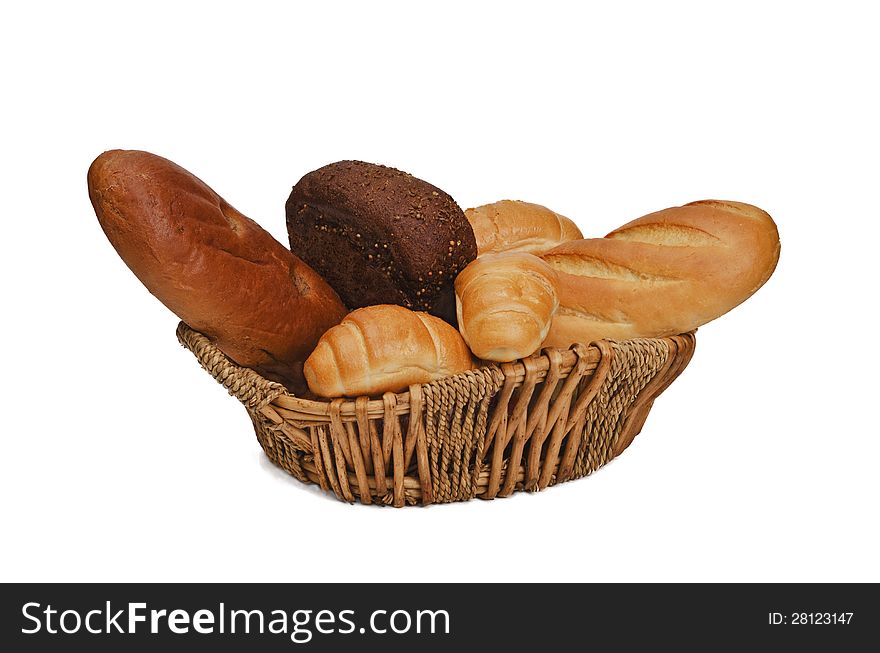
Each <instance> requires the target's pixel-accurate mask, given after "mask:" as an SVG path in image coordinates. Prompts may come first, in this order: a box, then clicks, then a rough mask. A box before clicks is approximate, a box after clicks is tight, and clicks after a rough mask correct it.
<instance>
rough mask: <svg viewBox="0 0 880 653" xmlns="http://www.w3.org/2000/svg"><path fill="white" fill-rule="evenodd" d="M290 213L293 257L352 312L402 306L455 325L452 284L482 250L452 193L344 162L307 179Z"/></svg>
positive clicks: (302, 181)
mask: <svg viewBox="0 0 880 653" xmlns="http://www.w3.org/2000/svg"><path fill="white" fill-rule="evenodd" d="M286 211H287V231H288V234H289V236H290V248H291V250H293V253H294V254H296V255H297V256H299V257H301V258H302V259H303V260H304V261H306V263H308V264H309V265H311V266H312V267H313V268H315V269H316V270H317V271H318V272H319V273H320V274H321V275H322V276H323V277H324V278H325V279H326V280H327V281H328V282H329V283H330V285H331V286H333V288H334V289H335V290H336V292H337V293H339V296H340V298H341V299H342V301H343V302H344V303H345V305H346V306H348V307H349V308H351V309H354V308H360V307H363V306H372V305H374V304H398V305H400V306H405V307H406V308H410V309H413V310H422V311H427V312H429V313H433V314H434V315H437V316H439V317H442V318H444V319H446V320H448V321H450V322H453V323H454V320H455V295H454V292H453V282H454V281H455V276H456V275H457V274H458V273H459V271H461V270H462V269H463V268H464V267H465V266H466V265H467V264H468V263H470V262H471V261H472V260H474V259H475V258H476V256H477V244H476V240H475V239H474V232H473V229H472V228H471V226H470V224H469V223H468V220H467V218H466V217H465V215H464V213H463V212H462V210H461V208H459V206H458V204H456V203H455V200H453V199H452V198H451V197H450V196H449V195H448V194H446V193H444V192H443V191H442V190H440V189H439V188H437V187H435V186H432V185H431V184H429V183H427V182H425V181H422V180H421V179H417V178H416V177H413V176H412V175H410V174H407V173H405V172H401V171H400V170H395V169H394V168H388V167H386V166H381V165H375V164H372V163H364V162H361V161H340V162H338V163H331V164H330V165H327V166H324V167H323V168H319V169H318V170H315V171H314V172H310V173H309V174H307V175H306V176H305V177H303V178H302V179H300V180H299V182H298V183H297V184H296V186H294V187H293V191H292V192H291V193H290V197H289V198H288V200H287V206H286Z"/></svg>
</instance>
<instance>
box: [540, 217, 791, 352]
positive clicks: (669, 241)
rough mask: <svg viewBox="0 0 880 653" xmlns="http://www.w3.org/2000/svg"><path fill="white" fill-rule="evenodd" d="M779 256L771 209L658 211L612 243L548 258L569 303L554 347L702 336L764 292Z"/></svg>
mask: <svg viewBox="0 0 880 653" xmlns="http://www.w3.org/2000/svg"><path fill="white" fill-rule="evenodd" d="M779 251H780V244H779V233H778V231H777V228H776V225H775V223H774V222H773V220H772V218H771V217H770V216H769V215H768V214H767V213H766V212H764V211H762V210H761V209H759V208H757V207H755V206H751V205H748V204H742V203H739V202H727V201H720V200H703V201H700V202H692V203H690V204H686V205H684V206H679V207H674V208H669V209H664V210H662V211H657V212H655V213H651V214H649V215H646V216H643V217H641V218H638V219H636V220H633V221H632V222H629V223H627V224H625V225H623V226H622V227H619V228H618V229H615V230H614V231H612V232H611V233H610V234H608V236H607V237H605V238H593V239H584V240H575V241H570V242H567V243H563V244H562V245H560V246H558V247H556V248H554V249H552V250H551V251H549V252H547V253H545V254H544V255H543V256H542V258H543V259H544V261H546V262H547V263H548V264H549V265H550V266H551V267H553V268H554V269H555V270H556V272H557V274H558V282H559V285H558V289H559V303H560V307H559V309H558V311H557V313H556V316H555V317H554V319H553V323H552V325H551V328H550V331H549V333H548V335H547V338H546V339H545V341H544V346H546V347H569V346H570V345H571V344H573V343H575V342H585V343H588V342H591V341H594V340H599V339H601V338H615V339H625V338H649V337H663V336H670V335H674V334H677V333H683V332H686V331H690V330H692V329H695V328H697V327H699V326H701V325H703V324H705V323H707V322H709V321H711V320H714V319H715V318H717V317H720V316H721V315H724V314H725V313H727V312H728V311H730V310H731V309H733V308H734V307H736V306H738V305H739V304H741V303H742V302H744V301H745V300H746V299H748V298H749V297H750V296H751V295H752V294H754V292H755V291H757V290H758V288H760V287H761V286H762V285H763V284H764V283H765V282H766V281H767V279H768V278H769V277H770V275H771V274H772V273H773V270H774V269H775V268H776V264H777V261H778V260H779Z"/></svg>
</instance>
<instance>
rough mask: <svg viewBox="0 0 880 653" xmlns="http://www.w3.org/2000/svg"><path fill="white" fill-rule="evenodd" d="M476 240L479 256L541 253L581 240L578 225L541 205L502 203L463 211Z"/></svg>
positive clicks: (516, 201)
mask: <svg viewBox="0 0 880 653" xmlns="http://www.w3.org/2000/svg"><path fill="white" fill-rule="evenodd" d="M464 214H465V217H467V219H468V222H470V223H471V227H472V228H473V230H474V236H475V237H476V239H477V253H478V255H483V254H487V253H489V252H529V253H531V254H540V253H542V252H546V251H548V250H550V249H553V248H554V247H556V246H557V245H559V244H561V243H564V242H565V241H567V240H574V239H576V238H583V234H581V230H580V229H578V227H577V225H576V224H575V223H574V222H572V221H571V220H569V219H568V218H566V217H565V216H564V215H560V214H559V213H556V211H551V210H550V209H548V208H547V207H545V206H541V205H540V204H532V203H531V202H521V201H518V200H501V201H500V202H495V203H493V204H484V205H483V206H478V207H477V208H475V209H468V210H466V211H465V212H464Z"/></svg>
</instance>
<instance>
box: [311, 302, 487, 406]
mask: <svg viewBox="0 0 880 653" xmlns="http://www.w3.org/2000/svg"><path fill="white" fill-rule="evenodd" d="M472 367H473V359H472V357H471V353H470V351H469V350H468V348H467V345H466V344H465V342H464V340H462V338H461V336H460V335H459V333H458V331H456V329H455V327H453V326H450V325H449V324H448V323H446V322H444V321H443V320H441V319H440V318H438V317H434V316H433V315H428V314H427V313H422V312H417V311H411V310H409V309H407V308H404V307H402V306H396V305H391V304H380V305H377V306H367V307H365V308H359V309H357V310H355V311H352V312H351V313H349V314H348V315H347V316H346V317H345V319H344V320H342V322H341V323H340V324H339V325H337V326H335V327H333V328H332V329H330V330H329V331H327V333H325V334H324V335H323V336H322V337H321V339H320V341H319V342H318V346H317V347H315V351H314V352H312V355H311V356H309V358H308V360H306V362H305V365H304V368H303V371H304V373H305V377H306V381H307V382H308V384H309V389H310V390H311V391H312V392H314V393H315V394H316V395H320V396H322V397H340V396H348V397H356V396H361V395H377V394H381V393H383V392H397V391H400V390H403V389H405V388H406V387H407V386H409V385H412V384H414V383H429V382H430V381H433V380H435V379H439V378H441V377H444V376H449V375H452V374H458V373H459V372H464V371H465V370H469V369H471V368H472Z"/></svg>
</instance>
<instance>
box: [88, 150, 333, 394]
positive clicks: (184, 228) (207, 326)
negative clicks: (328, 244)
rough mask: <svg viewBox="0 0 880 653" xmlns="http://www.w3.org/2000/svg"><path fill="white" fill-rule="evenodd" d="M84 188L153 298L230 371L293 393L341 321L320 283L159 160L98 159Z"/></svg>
mask: <svg viewBox="0 0 880 653" xmlns="http://www.w3.org/2000/svg"><path fill="white" fill-rule="evenodd" d="M88 188H89V196H90V197H91V200H92V206H93V207H94V209H95V213H96V215H97V216H98V221H99V222H100V223H101V227H102V228H103V230H104V233H105V234H106V235H107V238H108V239H109V240H110V242H111V243H112V245H113V247H115V248H116V251H117V252H118V253H119V255H120V256H121V257H122V259H123V260H124V261H125V263H126V265H128V267H129V268H131V270H132V272H134V273H135V275H136V276H137V277H138V279H140V280H141V282H143V284H144V285H145V286H146V287H147V289H148V290H149V291H150V292H151V293H152V294H153V295H155V296H156V297H157V298H158V299H159V300H160V301H161V302H162V303H163V304H165V306H167V307H168V308H169V309H171V310H172V311H173V312H174V313H175V314H176V315H177V316H178V317H180V319H182V320H183V321H184V322H186V323H187V324H188V325H189V326H190V327H192V328H193V329H195V330H196V331H200V332H201V333H203V334H204V335H206V336H207V337H208V338H210V339H211V340H212V341H213V342H214V343H215V344H216V345H217V347H219V349H220V350H221V351H223V352H224V353H225V354H226V355H227V356H229V357H230V358H231V359H232V360H233V361H235V362H236V363H238V364H239V365H243V366H246V367H251V368H253V369H255V370H257V371H259V372H260V373H261V374H263V375H264V376H266V377H268V378H271V379H274V380H278V381H281V382H284V383H286V384H288V386H289V387H290V388H291V389H293V390H296V389H302V387H303V386H302V369H301V368H302V361H304V360H305V358H306V357H307V356H308V355H309V353H311V351H312V349H313V348H314V346H315V344H316V343H317V341H318V338H319V337H320V336H321V334H323V333H324V331H326V330H327V329H329V328H330V327H331V326H333V325H334V324H337V323H338V322H339V321H340V320H341V319H342V317H343V316H344V315H345V308H344V307H343V305H342V303H341V302H340V301H339V298H338V297H337V296H336V293H335V292H333V290H332V289H331V288H330V286H328V285H327V284H326V283H325V282H324V280H323V279H321V277H319V276H318V275H317V274H316V273H315V272H314V271H313V270H312V269H311V268H310V267H309V266H308V265H306V264H305V263H303V262H302V261H301V260H300V259H298V258H297V257H296V256H294V255H293V254H291V253H290V251H289V250H288V249H287V248H286V247H284V246H283V245H282V244H281V243H279V242H278V241H276V240H275V239H274V238H272V236H271V235H270V234H269V233H267V232H266V231H264V230H263V229H261V228H260V226H259V225H257V223H255V222H254V221H253V220H250V219H249V218H247V217H245V216H244V215H242V214H241V213H239V212H238V211H236V210H235V209H234V208H232V207H231V206H230V205H229V204H228V203H226V202H225V201H224V200H223V198H221V197H220V196H219V195H217V193H215V192H214V191H213V190H211V188H209V187H208V186H207V185H206V184H205V183H204V182H203V181H201V180H200V179H198V178H197V177H195V176H194V175H192V174H191V173H189V172H187V171H186V170H184V169H183V168H181V167H180V166H178V165H176V164H174V163H172V162H171V161H168V160H167V159H163V158H162V157H159V156H156V155H154V154H150V153H148V152H139V151H126V150H112V151H110V152H105V153H104V154H102V155H101V156H99V157H98V158H97V159H95V161H94V163H92V165H91V167H90V168H89V172H88ZM298 384H299V385H298Z"/></svg>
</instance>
